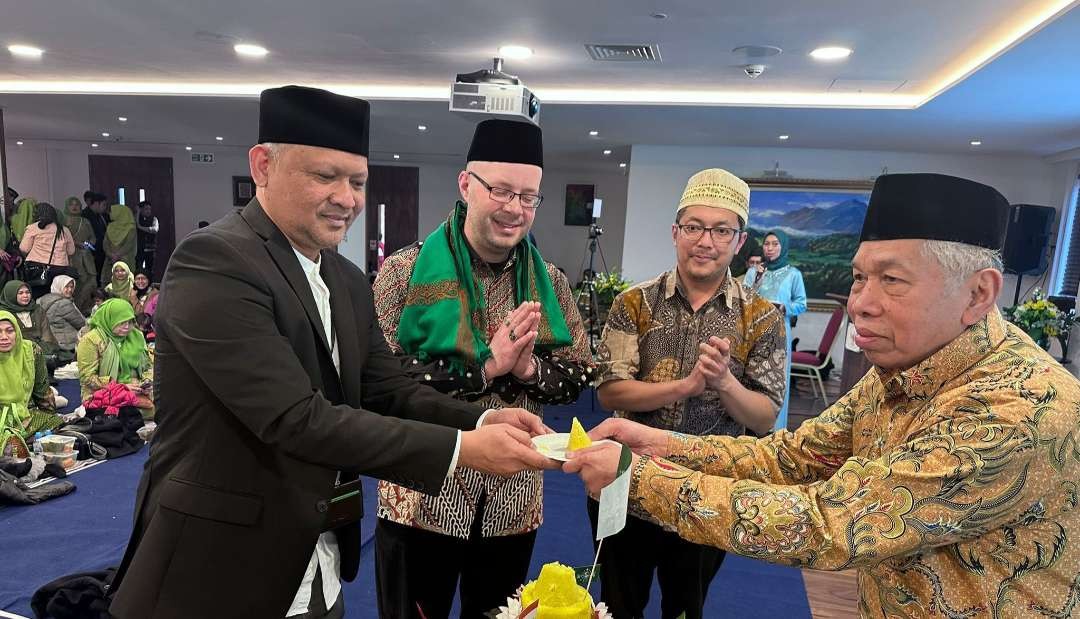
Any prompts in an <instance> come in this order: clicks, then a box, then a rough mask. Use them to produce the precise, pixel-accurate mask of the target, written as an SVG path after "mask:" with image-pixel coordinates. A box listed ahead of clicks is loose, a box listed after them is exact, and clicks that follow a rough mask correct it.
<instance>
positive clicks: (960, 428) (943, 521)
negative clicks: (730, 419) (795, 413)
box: [630, 310, 1080, 618]
mask: <svg viewBox="0 0 1080 619" xmlns="http://www.w3.org/2000/svg"><path fill="white" fill-rule="evenodd" d="M1078 423H1080V382H1078V381H1077V379H1076V378H1074V377H1073V376H1072V375H1070V374H1069V373H1068V372H1067V371H1066V370H1065V369H1064V368H1062V367H1061V366H1060V365H1059V364H1058V363H1057V362H1056V361H1054V360H1053V359H1052V358H1051V357H1050V356H1049V355H1048V354H1047V353H1046V352H1044V351H1043V350H1042V349H1040V348H1039V347H1038V346H1036V345H1035V344H1034V343H1033V342H1032V341H1031V339H1030V338H1029V337H1028V336H1027V335H1025V334H1024V333H1023V332H1021V331H1020V330H1019V329H1017V328H1016V327H1014V326H1012V325H1009V324H1006V323H1005V321H1004V320H1003V318H1002V317H1001V314H1000V313H999V312H998V311H997V310H994V311H993V313H991V314H990V315H989V316H988V317H987V318H985V319H984V320H982V321H981V322H979V323H977V324H975V325H973V326H972V327H970V328H969V329H968V330H967V331H965V332H964V333H963V334H962V335H961V336H960V337H959V338H957V339H956V340H954V341H953V342H951V343H950V344H948V345H947V346H945V347H944V348H942V349H941V350H939V351H938V352H936V353H934V354H933V355H931V356H930V357H929V358H927V359H926V360H925V361H923V362H921V363H919V364H918V365H916V366H914V367H912V368H910V369H907V370H904V371H902V372H897V371H884V370H880V369H877V368H875V369H871V370H870V372H869V373H867V375H866V376H865V377H863V379H862V380H861V381H859V383H858V384H856V385H855V387H854V388H853V389H852V390H851V391H850V392H849V393H847V394H846V395H845V396H844V397H842V398H841V399H840V400H839V401H837V402H836V404H834V405H833V406H831V407H829V408H828V409H827V410H825V411H824V412H823V413H822V414H821V415H820V416H819V417H818V418H816V419H813V420H810V421H807V422H806V423H804V424H803V425H802V427H800V428H799V429H798V431H796V432H794V433H791V432H778V433H775V434H773V435H771V436H769V437H766V438H763V439H759V440H755V439H752V438H729V437H691V436H686V435H678V434H673V435H672V437H671V438H670V439H669V446H668V447H669V450H670V454H671V455H670V456H669V458H667V459H659V458H641V459H640V460H639V461H638V462H637V464H635V466H634V471H633V475H632V481H631V490H630V493H631V497H630V505H631V510H632V512H633V513H635V514H637V515H639V516H641V517H644V518H647V519H650V520H652V521H654V522H657V523H659V524H662V525H664V526H665V527H668V528H670V529H672V530H675V531H677V532H678V533H679V535H681V536H682V537H684V538H686V539H688V540H691V541H694V542H698V543H702V544H711V545H713V546H716V547H719V548H722V549H725V550H729V551H732V552H737V553H739V554H742V555H746V556H750V557H756V558H759V559H763V560H766V561H773V562H777V563H787V564H791V565H797V566H803V567H809V568H816V569H822V570H843V569H848V568H857V569H858V574H859V577H858V578H859V611H860V613H861V615H862V616H864V617H875V618H879V617H965V618H967V617H972V618H974V617H1068V616H1071V615H1072V614H1073V612H1074V610H1075V609H1076V606H1077V603H1078V601H1080V542H1078V541H1077V540H1075V539H1073V536H1074V535H1077V534H1080V512H1078V511H1077V503H1078V500H1080V493H1078V487H1077V483H1078V482H1080V460H1078V456H1080V448H1078V445H1077V436H1078V435H1077V427H1078Z"/></svg>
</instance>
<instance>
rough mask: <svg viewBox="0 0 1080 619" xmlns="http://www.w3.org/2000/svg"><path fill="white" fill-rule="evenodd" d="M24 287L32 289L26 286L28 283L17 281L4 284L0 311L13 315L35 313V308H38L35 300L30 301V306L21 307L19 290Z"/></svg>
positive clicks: (0, 299) (0, 293)
mask: <svg viewBox="0 0 1080 619" xmlns="http://www.w3.org/2000/svg"><path fill="white" fill-rule="evenodd" d="M23 286H26V287H27V288H28V289H29V288H30V286H27V285H26V282H23V281H19V280H17V279H13V280H11V281H10V282H8V283H6V284H4V288H3V289H2V290H0V310H6V311H9V312H11V313H12V314H18V313H19V312H32V311H34V308H36V307H37V301H35V300H34V299H33V298H31V299H30V303H29V304H28V305H19V288H22V287H23Z"/></svg>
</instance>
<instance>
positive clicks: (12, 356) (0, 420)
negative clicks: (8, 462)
mask: <svg viewBox="0 0 1080 619" xmlns="http://www.w3.org/2000/svg"><path fill="white" fill-rule="evenodd" d="M62 423H63V420H62V419H60V416H59V415H57V414H56V402H55V400H54V399H53V391H52V390H51V389H49V374H48V372H47V371H46V370H45V357H44V355H42V354H41V349H40V348H39V347H38V346H37V345H36V344H34V343H33V342H31V341H29V340H27V339H25V338H23V335H22V331H21V330H20V329H19V320H18V319H17V318H15V315H14V314H12V313H11V312H8V311H4V310H0V453H2V455H5V456H12V457H16V458H25V457H26V456H27V455H29V453H30V451H31V448H30V447H29V446H28V445H27V441H29V440H30V439H32V438H33V436H34V433H35V432H42V431H44V430H52V429H54V428H57V427H59V426H60V425H61V424H62Z"/></svg>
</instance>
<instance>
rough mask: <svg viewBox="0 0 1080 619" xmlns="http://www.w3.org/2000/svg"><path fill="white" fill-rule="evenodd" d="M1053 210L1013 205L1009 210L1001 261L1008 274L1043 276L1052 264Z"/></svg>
mask: <svg viewBox="0 0 1080 619" xmlns="http://www.w3.org/2000/svg"><path fill="white" fill-rule="evenodd" d="M1053 227H1054V209H1053V208H1051V207H1049V206H1035V205H1032V204H1014V205H1013V206H1012V207H1011V208H1010V210H1009V230H1008V232H1006V234H1005V250H1004V251H1003V252H1002V256H1001V257H1002V260H1003V262H1004V263H1005V272H1006V273H1017V274H1020V275H1042V274H1043V272H1044V271H1046V267H1047V266H1048V265H1049V263H1050V252H1049V246H1050V234H1051V229H1052V228H1053Z"/></svg>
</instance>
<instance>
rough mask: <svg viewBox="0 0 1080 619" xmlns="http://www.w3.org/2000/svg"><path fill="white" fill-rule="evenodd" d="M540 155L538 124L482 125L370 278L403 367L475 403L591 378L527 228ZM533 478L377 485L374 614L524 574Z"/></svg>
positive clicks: (546, 400) (439, 612) (486, 589)
mask: <svg viewBox="0 0 1080 619" xmlns="http://www.w3.org/2000/svg"><path fill="white" fill-rule="evenodd" d="M543 165H544V164H543V143H542V135H541V132H540V128H539V127H537V126H535V125H531V124H527V123H521V122H515V121H508V120H499V119H492V120H485V121H484V122H482V123H480V124H479V125H478V126H477V127H476V133H475V135H474V136H473V142H472V146H471V148H470V149H469V155H468V163H467V165H466V169H465V170H463V171H462V172H461V173H460V174H459V175H458V189H459V191H460V193H461V201H459V202H458V203H457V204H456V205H455V207H454V209H453V210H452V211H451V212H450V215H449V217H448V218H447V220H446V222H444V223H443V224H442V225H440V226H439V227H438V228H436V229H435V231H434V232H432V233H431V234H430V235H429V236H428V237H427V239H425V240H424V241H423V242H422V243H418V244H416V245H413V246H410V247H407V248H405V249H402V250H401V251H399V252H397V253H395V254H393V255H392V256H390V257H389V258H388V259H387V260H386V263H385V264H383V268H382V270H380V271H379V276H378V278H377V279H376V280H375V297H376V301H375V307H376V313H377V315H378V318H379V324H380V325H381V326H382V330H383V332H384V334H385V335H386V340H387V342H388V343H389V344H390V347H391V348H392V349H393V350H394V352H395V353H397V354H398V355H399V357H400V359H401V362H402V365H403V367H404V368H405V371H406V372H407V373H409V374H410V375H411V376H413V377H414V378H415V379H416V380H417V381H419V382H421V383H423V384H426V385H430V386H432V387H434V388H435V389H437V390H439V391H441V392H443V393H447V394H450V395H452V396H454V397H456V398H459V399H462V400H468V401H471V402H478V403H480V404H482V405H483V406H484V407H486V408H503V407H508V406H514V407H517V406H520V407H523V408H526V409H528V410H529V411H532V412H533V413H535V414H537V415H540V414H541V413H542V405H543V404H568V403H571V402H574V401H575V400H577V397H578V394H579V393H580V392H581V389H582V388H583V387H585V386H586V385H587V384H589V382H590V381H591V380H592V377H593V367H592V357H591V355H590V352H589V347H588V343H587V340H586V337H585V330H584V328H583V326H582V323H581V315H580V313H579V312H578V309H577V307H576V305H575V303H574V298H573V294H572V293H571V290H570V285H569V283H568V282H567V281H566V277H565V276H564V275H563V274H562V273H561V272H559V270H558V269H557V268H555V266H554V265H552V264H550V263H548V262H545V261H544V259H543V258H542V257H541V256H540V252H539V251H537V249H536V247H535V246H533V245H532V243H530V242H529V241H528V239H527V234H528V232H529V228H531V227H532V223H533V219H534V218H535V217H536V209H537V208H538V207H539V206H540V203H541V202H542V201H543V196H542V195H541V194H540V178H541V176H542V174H543ZM541 480H542V478H541V475H540V474H539V473H538V472H536V471H529V472H524V473H520V474H517V475H515V476H513V477H510V478H502V477H497V476H494V475H490V474H486V473H481V472H479V471H476V470H472V469H468V468H466V467H460V466H459V467H457V468H456V469H455V470H454V474H453V476H452V477H451V478H449V479H447V481H446V483H444V484H443V487H442V491H441V492H440V493H439V494H438V496H424V495H421V494H419V493H416V492H413V491H411V490H408V489H406V488H403V487H401V486H397V485H394V484H390V483H385V482H383V483H382V484H380V487H379V512H378V515H379V521H378V525H377V527H376V531H375V556H376V570H377V583H378V589H379V591H378V599H379V615H380V616H383V617H418V616H421V612H422V614H423V616H426V617H446V616H448V615H449V614H450V607H451V603H452V601H453V598H454V591H455V589H457V588H458V583H459V581H460V593H461V616H462V617H480V616H483V615H484V613H486V612H487V611H490V610H492V609H494V608H496V607H497V606H499V605H500V604H502V603H504V602H505V601H506V598H507V596H509V595H512V594H513V593H514V591H515V590H516V589H517V587H518V586H519V585H520V584H522V583H523V582H524V581H525V580H526V577H527V571H528V568H529V560H530V558H531V556H532V548H533V544H534V542H535V541H536V530H537V528H538V527H539V526H540V523H541V520H542V515H543V508H542V505H543V504H542V496H543V491H542V486H541ZM434 557H438V559H434Z"/></svg>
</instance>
